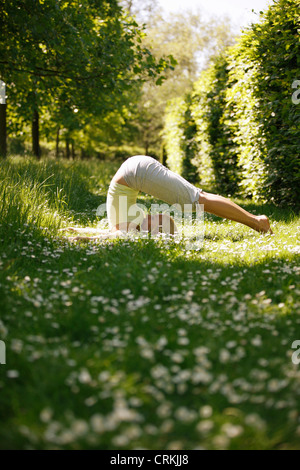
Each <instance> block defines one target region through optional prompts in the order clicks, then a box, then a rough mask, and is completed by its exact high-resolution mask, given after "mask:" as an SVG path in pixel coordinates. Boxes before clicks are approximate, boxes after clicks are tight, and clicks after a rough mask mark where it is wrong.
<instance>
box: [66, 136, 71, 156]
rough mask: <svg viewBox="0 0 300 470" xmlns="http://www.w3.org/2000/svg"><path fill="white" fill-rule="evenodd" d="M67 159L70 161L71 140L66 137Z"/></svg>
mask: <svg viewBox="0 0 300 470" xmlns="http://www.w3.org/2000/svg"><path fill="white" fill-rule="evenodd" d="M66 158H67V159H68V160H69V159H70V140H69V139H68V137H66Z"/></svg>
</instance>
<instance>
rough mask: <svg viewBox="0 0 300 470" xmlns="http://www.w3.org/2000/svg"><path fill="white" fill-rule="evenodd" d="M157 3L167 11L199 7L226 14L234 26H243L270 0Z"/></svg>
mask: <svg viewBox="0 0 300 470" xmlns="http://www.w3.org/2000/svg"><path fill="white" fill-rule="evenodd" d="M158 1H159V4H160V5H161V6H162V7H163V8H164V10H166V11H168V12H177V11H183V10H186V9H193V10H194V9H197V8H199V9H201V10H202V11H203V12H205V13H207V14H208V15H210V16H217V15H228V16H229V17H230V18H231V19H232V21H233V23H234V25H235V26H237V27H239V28H240V27H245V26H247V24H249V23H251V22H252V23H253V22H256V21H257V19H258V15H256V14H255V13H253V12H252V9H253V10H255V12H257V13H259V11H261V10H265V9H266V8H267V7H268V5H270V4H271V3H272V0H228V1H224V0H209V1H207V0H184V2H182V0H158Z"/></svg>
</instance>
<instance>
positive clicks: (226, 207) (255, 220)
mask: <svg viewBox="0 0 300 470" xmlns="http://www.w3.org/2000/svg"><path fill="white" fill-rule="evenodd" d="M199 204H203V205H204V211H205V212H209V213H210V214H214V215H217V216H218V217H223V218H225V219H230V220H234V221H235V222H239V223H241V224H244V225H247V226H248V227H251V228H253V229H254V230H256V231H257V232H263V233H273V232H272V230H271V227H270V222H269V219H268V217H267V216H266V215H258V216H256V215H253V214H250V212H247V211H246V210H245V209H243V208H242V207H240V206H238V205H237V204H235V203H234V202H232V201H231V200H230V199H227V198H226V197H223V196H218V195H217V194H211V193H206V192H204V191H203V192H202V193H201V194H200V197H199Z"/></svg>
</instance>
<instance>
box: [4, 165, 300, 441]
mask: <svg viewBox="0 0 300 470" xmlns="http://www.w3.org/2000/svg"><path fill="white" fill-rule="evenodd" d="M117 167H118V165H117V164H116V163H104V162H96V161H91V162H90V161H88V162H78V163H73V164H72V163H68V162H66V161H60V162H58V163H55V162H49V161H48V162H47V161H42V162H41V163H35V162H34V161H31V160H24V159H18V158H14V159H10V160H8V161H7V162H4V163H1V165H0V183H1V184H0V192H1V206H0V214H1V216H0V218H1V220H0V224H1V225H0V243H1V254H0V301H1V317H0V318H1V319H0V340H3V341H5V344H6V362H7V363H6V365H0V416H1V421H0V443H1V444H0V446H1V448H3V449H7V448H26V449H28V448H34V449H49V448H51V449H52V448H59V449H69V448H71V449H90V448H91V449H94V448H95V449H97V448H98V449H184V450H186V449H200V448H201V449H202V448H204V449H252V448H255V449H297V448H298V449H299V448H300V364H299V365H297V364H294V363H293V362H292V355H293V353H294V352H295V350H293V349H292V344H293V342H294V341H296V340H300V316H299V311H300V310H299V307H300V301H299V298H300V297H299V293H300V288H299V282H298V279H299V271H300V267H299V251H300V250H299V226H300V218H299V215H297V214H295V213H293V212H292V210H291V209H290V208H283V209H279V208H276V207H274V206H273V205H267V206H262V205H259V204H255V203H252V202H249V201H237V202H238V203H240V204H242V205H243V207H245V208H246V209H248V210H250V211H252V212H255V213H256V214H262V213H266V214H267V215H269V217H270V219H271V222H272V227H273V229H274V232H275V235H274V236H265V235H259V234H258V233H256V232H254V231H252V230H251V229H249V228H247V227H243V226H240V225H238V224H235V223H233V222H229V221H223V220H221V219H218V218H216V217H213V216H206V222H205V238H204V243H203V246H202V247H201V249H200V250H198V251H186V249H185V245H184V243H183V242H180V243H175V242H173V241H166V240H161V239H157V240H153V239H152V240H136V241H134V240H130V239H120V240H109V241H102V242H100V243H80V244H79V243H77V244H75V243H69V242H67V241H66V240H64V239H63V238H62V235H60V233H61V232H58V231H57V230H58V228H61V227H64V226H67V225H80V226H87V225H90V226H96V224H97V223H98V222H99V219H98V218H97V216H96V208H97V206H98V205H99V204H101V203H103V202H105V199H106V190H107V187H108V184H109V181H110V177H111V176H112V175H113V173H114V171H115V170H116V169H117ZM140 201H141V202H143V203H146V204H147V205H149V204H150V203H151V202H152V200H151V198H145V197H143V198H142V199H141V200H140ZM297 237H298V238H297ZM296 356H297V355H296ZM298 357H300V355H299V356H298Z"/></svg>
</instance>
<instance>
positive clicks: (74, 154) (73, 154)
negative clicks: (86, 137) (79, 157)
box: [71, 140, 76, 160]
mask: <svg viewBox="0 0 300 470" xmlns="http://www.w3.org/2000/svg"><path fill="white" fill-rule="evenodd" d="M71 151H72V158H73V160H75V157H76V153H75V145H74V141H73V140H72V143H71Z"/></svg>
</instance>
